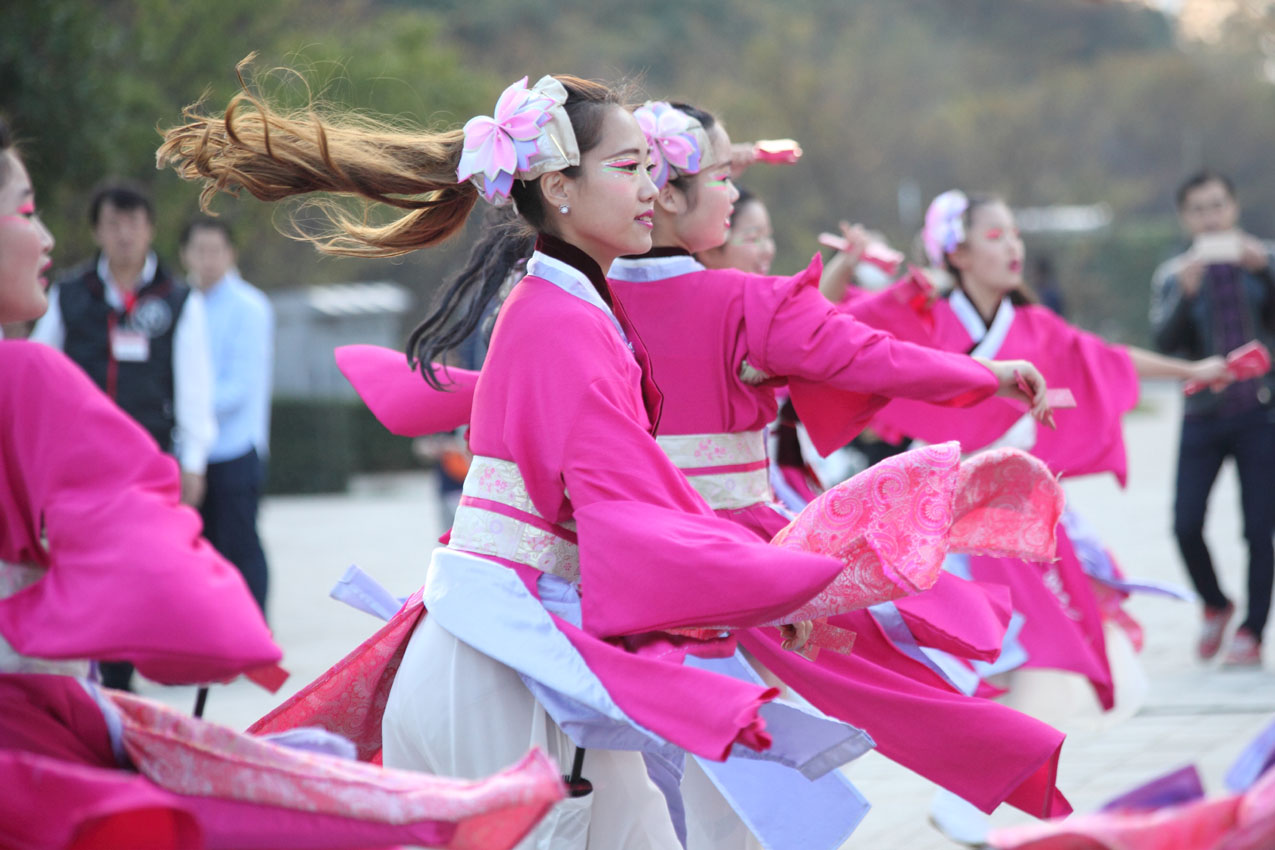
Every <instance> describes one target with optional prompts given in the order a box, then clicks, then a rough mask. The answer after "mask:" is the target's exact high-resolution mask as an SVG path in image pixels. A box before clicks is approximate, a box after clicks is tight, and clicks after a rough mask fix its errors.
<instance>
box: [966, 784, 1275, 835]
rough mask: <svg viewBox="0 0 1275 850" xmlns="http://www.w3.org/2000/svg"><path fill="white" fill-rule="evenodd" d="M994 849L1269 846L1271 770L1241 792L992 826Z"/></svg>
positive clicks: (1273, 794)
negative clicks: (1160, 806)
mask: <svg viewBox="0 0 1275 850" xmlns="http://www.w3.org/2000/svg"><path fill="white" fill-rule="evenodd" d="M988 844H989V845H990V846H991V847H993V848H996V850H1269V848H1271V847H1275V771H1269V772H1267V774H1266V775H1265V776H1264V777H1263V778H1262V779H1261V780H1260V781H1259V782H1258V783H1257V784H1256V785H1254V786H1253V787H1252V788H1250V789H1249V790H1248V791H1246V792H1244V793H1241V794H1232V795H1229V796H1226V797H1220V798H1214V799H1208V800H1197V801H1194V802H1190V803H1184V804H1182V805H1178V806H1170V807H1167V808H1163V809H1156V810H1155V811H1150V812H1097V813H1094V814H1087V815H1073V816H1072V817H1069V818H1067V819H1066V820H1063V821H1053V822H1050V823H1033V824H1025V825H1023V826H1012V827H1004V828H1001V829H994V830H992V832H991V834H990V835H989V836H988Z"/></svg>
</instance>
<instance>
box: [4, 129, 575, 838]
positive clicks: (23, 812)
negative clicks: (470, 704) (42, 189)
mask: <svg viewBox="0 0 1275 850" xmlns="http://www.w3.org/2000/svg"><path fill="white" fill-rule="evenodd" d="M34 201H35V192H34V187H33V186H32V185H31V181H30V178H29V176H28V174H27V172H26V169H25V168H24V167H23V164H22V160H21V159H20V158H19V156H18V153H17V150H16V148H15V147H14V146H13V144H12V139H11V137H10V135H9V133H8V130H7V127H6V126H5V124H4V122H3V121H0V322H25V321H29V320H31V319H34V318H37V317H38V316H39V315H40V314H41V313H43V311H44V310H45V309H46V307H47V302H46V300H45V285H46V282H45V281H44V279H43V275H44V273H45V272H46V271H47V269H48V268H49V265H50V257H49V255H50V252H51V250H52V248H53V239H52V237H51V236H50V235H49V233H48V231H47V230H45V228H44V226H43V224H41V222H40V219H39V216H38V215H37V214H36V212H35V202H34ZM0 361H2V365H0V378H2V380H0V421H2V422H3V423H4V425H3V428H0V471H2V474H0V480H3V482H4V486H3V488H0V524H2V525H3V528H4V533H3V534H2V535H0V559H3V560H2V561H0V635H3V638H2V639H0V787H2V788H4V793H3V794H0V845H2V846H5V847H24V848H36V850H46V848H47V850H60V848H77V850H87V848H102V847H146V848H152V850H160V848H173V850H177V848H183V850H184V848H238V847H262V846H270V847H281V848H283V847H297V848H300V847H305V848H316V847H345V846H356V845H357V846H361V847H371V846H387V845H398V844H401V843H413V844H416V843H421V844H429V845H431V846H448V847H457V848H460V847H467V846H474V845H473V842H474V840H475V839H476V837H477V838H480V839H482V840H485V841H486V842H487V843H486V844H484V846H493V847H497V846H498V847H511V846H512V845H513V844H514V843H516V842H517V841H518V840H519V838H521V836H522V835H524V834H525V833H526V832H527V831H528V830H530V828H531V827H532V826H533V825H534V824H535V823H536V821H537V820H538V819H539V818H540V817H541V816H542V815H543V814H544V813H545V812H546V811H547V810H548V809H549V808H550V807H551V806H552V805H553V803H554V802H556V801H557V800H558V799H559V798H560V797H561V795H562V791H561V789H560V786H559V780H558V778H557V775H556V772H555V771H554V770H552V768H550V766H549V765H548V762H547V760H546V759H545V758H544V756H543V755H542V754H531V755H529V756H528V757H527V758H526V759H524V760H523V762H522V763H521V764H519V765H517V766H515V767H514V769H512V770H509V771H507V772H505V773H504V774H502V775H501V776H498V777H495V778H494V779H492V780H490V781H486V782H482V783H478V784H477V785H475V783H473V782H470V781H466V782H464V783H459V782H456V781H454V780H446V779H437V778H434V777H426V776H421V775H418V774H400V775H393V774H392V773H391V772H389V771H384V770H381V769H377V768H371V767H369V766H367V765H359V764H354V763H351V762H347V761H344V760H341V759H337V758H333V757H330V756H325V755H322V754H320V753H317V752H316V753H303V752H297V751H295V750H293V749H288V748H285V747H283V746H280V745H279V744H277V743H272V742H270V741H265V740H259V739H253V738H248V737H246V736H243V735H237V734H235V733H233V732H231V731H230V730H228V729H224V728H221V727H217V726H213V725H211V724H206V723H203V722H201V721H198V720H194V719H192V718H188V717H183V716H181V715H179V714H177V713H176V712H174V711H172V710H171V709H168V708H166V707H164V706H161V705H158V704H156V703H152V702H150V701H148V700H145V699H141V698H138V697H135V696H133V695H131V694H122V693H117V692H112V691H108V690H105V689H102V688H99V687H98V686H97V685H96V684H95V683H94V682H93V680H92V679H91V678H89V673H90V665H89V662H88V661H84V660H79V659H87V658H111V659H121V660H128V661H131V662H133V663H135V664H136V665H137V667H138V669H139V670H140V671H141V672H142V673H144V674H145V675H147V676H148V677H150V678H152V679H155V680H157V681H161V682H168V683H189V682H208V681H216V680H223V679H227V678H232V677H234V676H237V675H239V674H240V673H247V674H248V675H250V676H254V675H256V674H255V673H254V670H257V669H259V668H261V667H263V666H264V665H272V664H273V663H274V662H275V661H277V660H278V659H279V656H280V652H279V648H278V647H277V646H276V645H275V644H274V642H273V641H272V640H271V638H270V633H269V631H268V630H267V628H266V625H265V622H264V620H263V619H262V617H261V613H260V610H259V609H258V608H257V607H256V604H255V603H254V602H253V601H252V596H251V594H250V593H249V591H248V588H247V586H246V585H245V584H244V581H243V578H242V577H241V576H240V575H239V573H238V572H237V571H236V570H235V569H234V568H233V567H232V566H230V565H229V564H228V563H226V562H225V561H224V560H223V559H222V558H221V557H220V556H219V555H218V554H217V553H216V552H215V551H214V550H213V549H212V547H210V546H209V545H208V543H207V542H206V541H205V540H203V538H201V537H200V535H199V520H198V515H197V514H196V513H194V512H193V511H191V510H190V509H189V508H186V507H184V506H182V505H180V504H179V501H178V496H179V491H180V487H179V477H178V470H177V466H176V464H175V463H174V461H173V460H172V459H171V458H169V457H168V456H166V455H163V454H161V453H160V451H159V448H158V447H157V446H156V445H155V442H154V440H152V439H151V438H150V437H149V436H148V435H147V434H146V432H145V431H144V430H143V429H142V428H141V427H140V426H138V425H137V424H136V423H134V422H133V421H132V420H131V419H129V418H128V417H126V416H125V415H124V414H122V413H121V412H120V411H119V409H118V408H117V407H116V406H115V405H114V404H113V403H112V402H111V401H110V400H109V399H108V398H107V397H106V396H105V395H104V394H102V392H101V391H99V390H98V389H97V388H96V387H95V386H93V384H92V383H91V382H90V381H89V380H88V378H87V377H86V376H85V375H84V374H83V373H82V372H81V371H80V370H79V369H78V368H77V367H76V366H75V365H74V364H72V363H71V361H70V360H68V359H67V358H66V357H65V356H64V355H62V353H61V352H59V351H55V350H53V349H51V348H47V347H45V346H42V345H38V344H35V343H30V342H24V341H10V342H0ZM275 669H276V670H277V668H275ZM257 678H258V680H261V679H260V676H257ZM311 740H312V741H313V739H311ZM324 743H325V744H332V745H334V746H338V747H339V745H340V742H332V741H327V742H324Z"/></svg>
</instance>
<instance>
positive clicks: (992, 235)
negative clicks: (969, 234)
mask: <svg viewBox="0 0 1275 850" xmlns="http://www.w3.org/2000/svg"><path fill="white" fill-rule="evenodd" d="M1004 235H1005V231H1003V230H1001V229H1000V228H999V227H996V228H992V229H991V230H989V231H987V233H985V234H984V236H986V237H987V238H988V239H1000V238H1001V237H1002V236H1004Z"/></svg>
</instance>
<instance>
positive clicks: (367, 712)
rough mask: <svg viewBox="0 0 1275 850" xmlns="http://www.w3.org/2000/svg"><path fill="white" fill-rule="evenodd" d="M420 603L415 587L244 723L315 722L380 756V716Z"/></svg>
mask: <svg viewBox="0 0 1275 850" xmlns="http://www.w3.org/2000/svg"><path fill="white" fill-rule="evenodd" d="M424 615H425V606H424V605H423V604H421V592H420V591H417V592H416V593H414V594H412V596H411V597H410V598H409V599H408V600H407V602H406V603H404V605H403V607H402V608H401V609H399V612H398V613H397V614H395V615H394V616H393V617H392V618H390V620H389V622H387V623H386V624H385V625H384V626H382V627H381V628H380V629H379V630H378V631H377V632H376V634H374V635H372V636H371V637H369V638H368V639H367V640H365V641H363V643H361V644H359V645H358V646H357V647H355V649H354V650H353V651H352V652H350V653H349V654H348V655H346V656H345V657H344V658H342V659H341V660H340V661H338V662H337V663H336V664H335V665H333V666H332V667H331V668H329V669H328V670H325V671H324V672H323V673H322V674H321V675H320V676H319V678H317V679H315V680H314V681H313V682H311V683H310V684H308V685H306V686H305V687H304V688H302V689H301V690H299V691H297V692H296V693H295V694H293V695H292V696H291V697H289V698H288V699H287V700H285V701H284V702H282V703H281V704H279V705H278V706H276V707H275V708H274V709H273V710H272V711H271V712H270V713H269V714H267V715H266V716H265V717H262V718H261V719H260V720H258V721H257V722H256V723H254V724H252V725H251V726H250V727H248V732H249V733H251V734H253V735H269V734H271V733H273V732H286V731H287V730H289V729H295V728H297V727H298V726H320V727H322V728H324V729H326V730H327V731H329V732H332V733H334V734H337V735H340V736H341V737H343V738H346V739H348V740H350V741H352V742H353V743H354V745H355V747H356V748H357V750H358V757H359V759H360V760H362V761H372V762H377V763H379V762H380V761H381V716H382V715H383V714H384V713H385V703H386V701H387V700H388V699H389V696H390V685H392V684H393V683H394V676H395V675H396V674H397V673H398V667H399V664H400V663H402V661H403V652H404V651H405V650H406V649H407V641H408V638H410V637H411V636H412V631H413V630H414V629H415V628H416V624H417V623H418V622H419V621H420V619H421V617H423V616H424Z"/></svg>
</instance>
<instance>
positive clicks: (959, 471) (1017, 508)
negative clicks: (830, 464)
mask: <svg viewBox="0 0 1275 850" xmlns="http://www.w3.org/2000/svg"><path fill="white" fill-rule="evenodd" d="M1062 509H1063V493H1062V488H1061V487H1060V486H1059V485H1058V482H1057V481H1056V480H1055V479H1054V476H1053V475H1052V474H1050V472H1049V470H1048V469H1047V468H1046V467H1045V465H1044V464H1042V463H1041V462H1040V461H1038V460H1036V459H1035V458H1033V457H1031V456H1030V455H1027V454H1025V453H1023V452H1021V451H1019V450H1017V449H994V450H992V451H988V452H983V453H981V454H978V455H975V456H974V457H972V458H970V459H969V460H966V461H965V462H963V463H962V462H961V450H960V446H959V445H958V444H957V443H954V442H952V443H943V444H941V445H937V446H926V447H925V448H923V449H916V450H913V451H908V452H903V453H902V454H898V455H895V456H893V457H890V458H887V459H885V460H883V461H881V462H880V463H878V464H875V465H874V466H872V467H870V468H869V469H867V470H865V471H864V472H861V473H859V474H858V475H856V476H854V477H853V478H851V479H849V480H847V481H844V482H842V483H841V484H838V485H837V486H836V487H833V488H832V489H831V490H829V491H828V492H826V493H824V494H823V495H822V496H820V497H819V498H817V499H815V500H814V501H813V502H811V503H810V504H809V505H808V506H807V507H806V508H805V509H804V510H803V511H802V512H801V513H800V514H799V515H798V516H797V518H796V519H794V520H793V521H792V522H791V523H790V524H789V525H788V526H787V527H786V528H784V529H783V530H782V531H780V532H779V533H778V534H777V535H775V538H774V541H773V542H774V543H775V544H776V545H777V546H780V547H781V548H792V549H800V550H805V551H811V552H824V553H827V554H830V555H833V556H834V557H836V558H837V559H838V560H840V561H841V562H842V563H843V564H845V565H846V567H845V569H843V570H842V572H841V573H840V574H839V575H838V577H837V578H836V579H835V580H834V581H833V582H832V584H830V585H829V586H828V587H827V588H825V589H824V590H823V591H822V592H821V593H820V594H819V595H818V596H816V597H814V598H813V599H811V600H810V601H809V602H807V603H806V604H804V605H802V607H800V608H798V609H797V610H796V611H795V612H792V613H791V614H789V615H788V616H787V617H786V618H784V619H782V620H780V621H777V623H776V625H778V624H779V623H787V622H800V621H803V620H813V619H815V618H817V617H826V616H829V615H832V614H840V613H844V612H845V611H851V610H854V609H856V608H866V607H868V606H870V605H875V604H877V603H879V602H886V601H890V600H892V599H898V598H900V597H902V596H906V595H908V594H911V593H916V592H917V591H921V590H925V589H927V588H929V587H931V586H932V585H933V584H934V582H935V580H936V579H937V578H938V576H939V573H940V572H941V571H942V569H943V559H944V557H945V556H946V555H947V553H948V552H949V551H953V552H978V553H988V554H996V555H1000V556H1010V557H1019V558H1027V559H1029V560H1033V561H1043V560H1049V559H1052V558H1053V555H1054V533H1055V528H1056V527H1057V525H1058V518H1059V517H1060V516H1061V515H1062Z"/></svg>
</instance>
